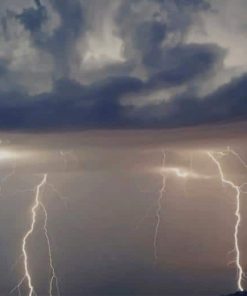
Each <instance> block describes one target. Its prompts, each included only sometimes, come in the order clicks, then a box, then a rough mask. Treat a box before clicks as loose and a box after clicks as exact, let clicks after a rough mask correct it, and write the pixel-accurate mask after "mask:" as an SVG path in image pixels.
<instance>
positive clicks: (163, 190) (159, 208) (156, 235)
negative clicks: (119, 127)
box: [153, 151, 166, 264]
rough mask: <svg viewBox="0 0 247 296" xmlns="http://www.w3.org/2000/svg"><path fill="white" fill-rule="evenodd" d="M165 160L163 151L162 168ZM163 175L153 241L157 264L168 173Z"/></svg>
mask: <svg viewBox="0 0 247 296" xmlns="http://www.w3.org/2000/svg"><path fill="white" fill-rule="evenodd" d="M165 161H166V153H165V151H164V152H163V158H162V168H165ZM161 176H162V186H161V188H160V190H159V196H158V200H157V208H156V224H155V230H154V241H153V248H154V263H155V264H156V262H157V260H158V250H157V242H158V234H159V226H160V212H161V209H162V204H161V203H162V200H163V198H164V194H165V189H166V175H165V173H164V172H161Z"/></svg>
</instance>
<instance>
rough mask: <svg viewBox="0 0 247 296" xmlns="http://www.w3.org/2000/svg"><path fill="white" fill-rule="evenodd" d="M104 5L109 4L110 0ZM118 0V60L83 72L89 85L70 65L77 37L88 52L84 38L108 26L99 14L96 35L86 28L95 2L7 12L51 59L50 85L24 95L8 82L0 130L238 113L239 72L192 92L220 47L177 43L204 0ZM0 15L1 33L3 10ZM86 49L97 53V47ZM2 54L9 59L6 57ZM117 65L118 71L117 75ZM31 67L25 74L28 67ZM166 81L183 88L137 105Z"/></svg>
mask: <svg viewBox="0 0 247 296" xmlns="http://www.w3.org/2000/svg"><path fill="white" fill-rule="evenodd" d="M107 3H108V4H109V3H111V2H110V0H109V1H108V2H107V1H106V2H105V4H107ZM114 3H115V2H114ZM119 4H120V5H119V7H118V10H117V13H116V14H115V15H114V17H113V19H114V22H115V23H114V24H115V28H114V34H115V36H117V37H119V38H121V40H123V52H124V61H123V62H122V63H115V64H114V63H113V64H107V65H106V66H104V65H103V66H99V68H98V70H97V68H96V72H97V73H96V74H92V73H93V72H89V74H88V77H89V76H90V75H91V76H92V77H97V79H95V80H93V81H90V82H89V83H83V82H82V81H83V79H81V77H80V76H79V74H78V76H76V74H74V76H73V75H72V74H71V69H72V67H74V68H75V67H76V66H78V65H77V64H78V63H80V60H79V54H80V50H78V42H79V41H80V42H81V43H82V47H81V51H84V50H88V48H87V46H89V43H87V42H86V41H88V39H87V38H89V37H90V36H94V34H96V36H98V38H101V36H100V34H104V30H108V23H107V20H108V19H107V18H106V19H105V20H104V21H105V23H103V25H104V26H105V27H104V30H103V31H100V34H99V35H97V34H98V32H97V30H96V31H93V28H94V22H96V21H97V20H94V19H90V18H89V17H88V14H90V11H91V10H92V9H94V10H95V9H96V10H97V2H95V1H93V2H87V1H80V0H74V1H66V0H62V1H61V0H60V1H57V0H55V1H52V2H51V5H52V6H48V5H47V2H45V1H41V0H35V1H34V2H33V7H28V8H27V7H25V8H23V9H22V10H21V12H19V13H16V14H15V18H16V20H17V22H18V23H19V25H20V26H21V27H22V28H24V30H25V31H26V32H28V33H29V34H30V42H31V44H32V45H33V50H35V49H38V50H39V52H45V53H46V54H49V55H50V56H51V57H52V60H53V64H54V65H53V70H52V73H49V74H50V76H51V77H52V79H53V81H52V84H53V85H52V87H51V89H49V90H44V91H43V92H42V91H41V92H39V93H38V94H35V93H30V92H29V91H28V89H25V87H23V86H21V87H17V88H16V87H14V84H13V87H12V88H11V86H10V87H6V88H2V89H0V127H1V128H2V129H28V130H42V129H44V130H47V129H48V130H53V129H72V130H73V129H79V128H148V127H150V128H160V127H179V126H188V125H197V124H202V123H215V122H218V121H232V120H236V119H241V120H243V119H246V115H247V110H246V104H245V98H244V93H245V92H246V90H247V86H246V84H247V78H246V75H242V77H239V78H234V79H232V80H231V81H230V82H228V83H226V84H225V85H221V86H220V87H219V88H218V89H216V90H214V91H213V92H211V93H210V95H202V96H199V95H198V93H197V92H196V91H195V89H197V88H199V86H200V85H201V83H202V82H203V81H204V80H207V79H210V77H211V76H213V75H214V74H215V73H216V72H217V70H218V69H220V68H221V67H222V65H223V62H224V58H225V56H226V53H227V50H226V49H224V48H222V47H220V46H218V45H217V44H214V43H203V44H200V43H186V42H185V36H186V33H187V32H188V30H189V28H190V27H191V26H192V25H193V23H194V22H195V19H196V17H197V15H198V13H199V12H205V11H207V12H208V11H210V5H209V3H208V2H207V1H202V0H193V1H189V0H176V1H172V2H171V1H166V0H154V1H150V2H147V1H144V0H136V1H119ZM145 5H148V6H147V7H148V8H149V10H150V11H152V10H153V12H152V13H150V15H148V13H149V11H146V12H147V15H145V16H144V15H143V12H144V11H145V9H146V8H145V7H146V6H145ZM157 5H158V6H157ZM143 7H144V8H143ZM157 7H158V10H157ZM50 9H53V10H54V13H56V14H57V15H58V16H59V23H58V24H57V25H56V26H55V27H54V28H53V29H52V30H51V31H47V30H46V29H45V26H46V25H47V24H48V23H49V22H52V17H51V15H52V14H51V12H50V11H49V10H50ZM143 9H144V11H143ZM107 12H108V10H107V9H106V12H105V13H107ZM94 16H95V15H94ZM11 17H13V13H12V14H11ZM96 17H97V14H96ZM101 17H102V15H101ZM2 20H4V21H2V30H3V32H4V34H5V35H6V34H7V33H8V30H7V28H8V26H9V25H8V17H7V14H6V15H5V16H4V18H2ZM100 29H101V28H100ZM90 34H91V35H90ZM107 36H108V35H107ZM84 37H85V38H84ZM23 38H27V37H26V36H24V37H23ZM171 40H172V41H171ZM174 40H175V41H174ZM90 46H91V45H90ZM90 46H89V48H90ZM112 46H114V44H113V43H112V44H110V47H109V48H108V47H107V49H108V51H109V52H110V51H111V47H112ZM93 50H95V51H96V53H97V50H101V48H100V46H99V48H94V49H93ZM31 53H32V52H31ZM21 54H22V53H21ZM90 54H91V52H90ZM96 57H97V55H96ZM34 59H35V57H34V58H32V59H31V60H28V62H29V63H30V61H31V62H33V61H34ZM101 59H104V56H102V58H101ZM101 59H100V61H101ZM6 60H8V61H10V60H11V57H10V58H9V57H8V59H6ZM3 61H5V59H3ZM96 61H97V60H96ZM94 62H95V61H94ZM41 63H42V61H41V62H38V64H37V65H36V66H35V71H36V70H37V71H38V70H39V69H37V68H39V66H43V65H42V64H41ZM19 64H20V62H18V63H16V65H17V66H18V65H19ZM14 65H15V64H14ZM126 65H127V66H126ZM26 67H27V68H28V67H29V64H26V65H25V68H26ZM30 67H31V66H30ZM25 68H24V69H25ZM82 68H83V67H82ZM123 68H124V69H125V70H124V71H123V72H122V73H124V74H121V71H122V70H123ZM31 69H32V70H31V72H30V73H29V72H28V74H27V75H29V76H30V75H32V71H34V70H33V69H34V67H33V66H32V67H31ZM114 69H117V70H114ZM135 69H136V72H137V73H141V74H140V75H139V76H138V75H134V74H133V73H134V72H135ZM83 70H84V68H83ZM18 71H20V70H18ZM85 71H86V70H85ZM18 73H21V72H18ZM75 73H77V72H76V71H75ZM143 73H144V74H143ZM12 75H13V77H16V76H14V75H15V72H14V70H13V67H12V68H11V67H10V66H9V62H8V63H6V62H1V61H0V77H3V78H4V77H5V76H6V77H8V81H10V83H13V81H14V80H15V78H14V79H12V80H11V79H10V78H11V77H12ZM25 75H26V72H25ZM29 76H27V78H28V77H29ZM91 76H90V77H91ZM18 77H21V75H18ZM83 77H84V76H83ZM85 77H87V72H85ZM30 78H31V76H30ZM27 81H29V79H27ZM17 85H18V83H17ZM18 86H19V85H18ZM174 87H184V90H183V91H182V93H181V92H180V93H176V92H175V93H174V94H172V95H171V97H170V99H169V100H167V99H165V97H164V99H163V100H161V101H159V102H152V101H150V102H148V104H142V97H143V96H145V94H147V93H148V94H152V93H155V92H156V91H164V92H166V91H169V90H170V89H171V88H174ZM10 89H12V91H10ZM14 90H15V91H14ZM128 96H132V97H137V98H138V100H139V101H138V102H137V103H132V104H131V103H130V104H126V103H124V99H125V98H126V97H128Z"/></svg>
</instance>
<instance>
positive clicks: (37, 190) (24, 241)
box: [22, 174, 47, 296]
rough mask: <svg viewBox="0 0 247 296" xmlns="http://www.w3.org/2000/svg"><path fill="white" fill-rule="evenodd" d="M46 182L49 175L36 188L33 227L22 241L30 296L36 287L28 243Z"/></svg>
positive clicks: (32, 227)
mask: <svg viewBox="0 0 247 296" xmlns="http://www.w3.org/2000/svg"><path fill="white" fill-rule="evenodd" d="M46 181H47V174H44V176H43V178H42V180H41V182H40V183H39V184H38V186H37V187H36V192H35V199H34V204H33V206H32V209H31V225H30V228H29V230H28V231H27V233H26V234H25V236H24V237H23V240H22V254H23V258H24V270H25V277H26V279H27V282H28V287H29V293H28V296H32V295H33V294H34V286H33V283H32V277H31V274H30V271H29V266H28V254H27V241H28V238H29V237H30V235H31V234H32V233H33V231H34V226H35V223H36V216H37V210H38V208H39V206H40V200H39V198H40V191H41V189H42V187H43V186H44V185H45V184H46Z"/></svg>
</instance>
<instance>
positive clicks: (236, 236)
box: [207, 152, 244, 291]
mask: <svg viewBox="0 0 247 296" xmlns="http://www.w3.org/2000/svg"><path fill="white" fill-rule="evenodd" d="M207 154H208V156H209V157H210V158H211V159H212V161H213V162H214V163H215V164H216V166H217V168H218V171H219V174H220V179H221V182H222V184H226V185H228V186H230V187H231V188H232V189H233V190H234V191H235V192H236V195H235V199H236V209H235V216H236V223H235V227H234V250H235V254H236V258H235V263H236V268H237V287H238V290H239V291H244V288H243V285H242V282H243V278H244V272H243V268H242V265H241V258H240V249H239V227H240V224H241V213H240V186H237V185H236V184H234V183H233V182H232V181H230V180H227V179H226V178H225V176H224V173H223V169H222V167H221V164H220V162H219V161H218V160H217V158H216V157H215V156H214V155H213V153H212V152H207Z"/></svg>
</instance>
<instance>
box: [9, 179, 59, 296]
mask: <svg viewBox="0 0 247 296" xmlns="http://www.w3.org/2000/svg"><path fill="white" fill-rule="evenodd" d="M47 178H48V175H47V174H44V175H43V177H42V180H41V182H40V183H39V184H38V185H37V186H36V189H35V198H34V201H33V204H32V206H31V222H30V227H29V229H28V230H27V232H26V234H25V235H24V237H23V239H22V255H21V256H22V257H23V265H24V276H23V278H22V279H21V280H20V282H19V283H18V285H17V286H16V287H15V288H14V289H12V290H11V292H10V293H12V292H13V291H15V290H18V293H19V295H20V294H21V293H20V288H21V286H22V284H23V283H24V281H25V280H27V284H28V289H29V292H28V296H33V295H36V292H35V290H34V285H33V281H32V276H31V273H30V269H29V257H28V251H27V243H28V239H29V238H30V237H31V235H32V234H33V231H34V229H35V224H36V218H37V215H38V211H39V209H41V210H42V211H43V214H44V224H43V230H44V235H45V238H46V242H47V247H48V256H49V267H50V270H51V278H50V281H49V296H52V292H53V286H54V284H55V287H56V292H57V294H58V295H60V292H59V287H58V278H57V275H56V272H55V268H54V264H53V258H52V248H51V243H50V238H49V235H48V228H47V224H48V215H47V210H46V208H45V205H44V204H43V202H42V201H41V193H42V189H44V188H45V186H46V185H47V184H48V183H47Z"/></svg>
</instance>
